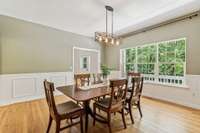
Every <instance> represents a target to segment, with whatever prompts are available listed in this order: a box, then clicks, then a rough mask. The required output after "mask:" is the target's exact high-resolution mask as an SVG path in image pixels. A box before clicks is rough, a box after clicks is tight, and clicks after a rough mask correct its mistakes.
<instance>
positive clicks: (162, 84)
mask: <svg viewBox="0 0 200 133" xmlns="http://www.w3.org/2000/svg"><path fill="white" fill-rule="evenodd" d="M144 84H152V85H160V86H167V87H176V88H184V89H189V86H187V85H176V84H164V83H159V82H148V81H145V82H144Z"/></svg>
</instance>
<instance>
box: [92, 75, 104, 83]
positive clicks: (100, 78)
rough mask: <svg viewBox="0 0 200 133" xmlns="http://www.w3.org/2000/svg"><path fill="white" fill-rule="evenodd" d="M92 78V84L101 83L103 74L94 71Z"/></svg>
mask: <svg viewBox="0 0 200 133" xmlns="http://www.w3.org/2000/svg"><path fill="white" fill-rule="evenodd" d="M93 79H94V84H99V83H103V74H102V73H94V74H93Z"/></svg>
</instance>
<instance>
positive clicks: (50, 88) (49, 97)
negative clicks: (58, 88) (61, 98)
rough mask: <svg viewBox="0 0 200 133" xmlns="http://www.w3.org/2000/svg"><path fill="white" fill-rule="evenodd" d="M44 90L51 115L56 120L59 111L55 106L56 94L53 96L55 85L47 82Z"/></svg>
mask: <svg viewBox="0 0 200 133" xmlns="http://www.w3.org/2000/svg"><path fill="white" fill-rule="evenodd" d="M44 90H45V96H46V101H47V104H48V107H49V113H50V115H51V116H52V117H53V118H55V119H56V116H57V109H56V104H55V99H54V94H53V91H54V84H53V83H51V82H48V81H47V80H45V81H44Z"/></svg>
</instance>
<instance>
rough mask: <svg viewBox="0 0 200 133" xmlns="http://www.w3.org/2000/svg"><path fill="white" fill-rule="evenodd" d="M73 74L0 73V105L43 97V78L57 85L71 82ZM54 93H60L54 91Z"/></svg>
mask: <svg viewBox="0 0 200 133" xmlns="http://www.w3.org/2000/svg"><path fill="white" fill-rule="evenodd" d="M73 75H74V74H73V72H49V73H28V74H5V75H0V106H2V105H8V104H12V103H17V102H23V101H29V100H34V99H39V98H44V95H45V94H44V88H43V81H44V79H47V80H49V81H51V82H53V83H54V85H55V87H57V86H63V85H71V84H73V82H74V79H73ZM55 95H61V93H60V92H58V91H55Z"/></svg>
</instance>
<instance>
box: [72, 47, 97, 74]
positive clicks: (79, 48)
mask: <svg viewBox="0 0 200 133" xmlns="http://www.w3.org/2000/svg"><path fill="white" fill-rule="evenodd" d="M75 50H82V51H89V52H97V54H98V72H100V65H101V52H100V50H98V49H89V48H82V47H73V51H72V52H73V53H72V72H73V73H74V66H75V64H74V51H75Z"/></svg>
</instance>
